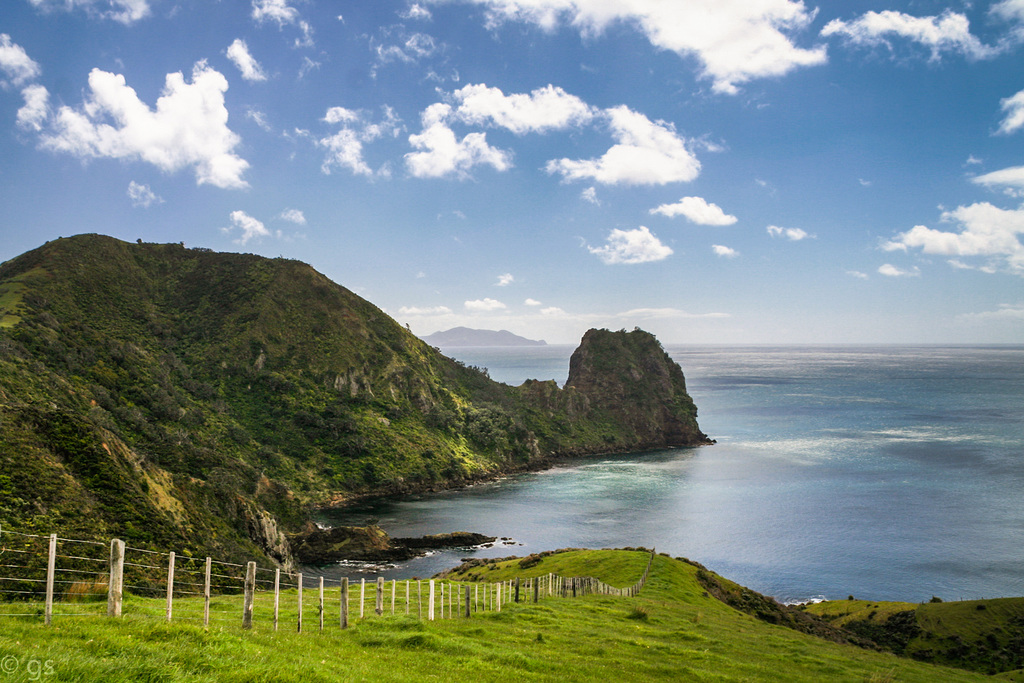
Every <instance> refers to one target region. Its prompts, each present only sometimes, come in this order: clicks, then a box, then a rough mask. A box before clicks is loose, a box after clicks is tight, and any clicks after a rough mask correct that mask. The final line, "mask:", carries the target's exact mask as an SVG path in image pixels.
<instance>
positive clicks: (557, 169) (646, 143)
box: [546, 105, 700, 185]
mask: <svg viewBox="0 0 1024 683" xmlns="http://www.w3.org/2000/svg"><path fill="white" fill-rule="evenodd" d="M603 116H605V117H606V118H607V120H608V124H609V126H610V127H611V130H612V136H613V137H614V138H615V140H616V142H617V143H618V144H616V145H614V146H613V147H612V148H611V149H609V150H608V151H607V152H605V154H604V156H602V157H601V158H599V159H583V160H572V159H558V160H552V161H549V162H548V163H547V167H546V168H547V171H548V173H552V174H554V173H558V174H561V175H562V177H563V178H564V179H565V180H566V181H573V180H584V179H593V180H595V181H597V182H599V183H603V184H607V185H616V184H623V185H664V184H666V183H674V182H686V181H690V180H693V179H694V178H696V177H697V175H698V173H699V172H700V162H699V161H698V160H697V158H696V157H695V156H694V155H693V154H692V153H691V152H690V150H689V149H687V147H686V141H685V140H683V139H682V138H681V137H679V135H678V134H677V133H676V130H675V126H673V125H672V124H671V123H666V122H665V121H657V122H652V121H651V120H650V119H648V118H647V117H646V116H644V115H643V114H640V113H637V112H635V111H632V110H631V109H629V108H628V107H626V106H624V105H622V106H618V107H614V108H612V109H608V110H605V112H603Z"/></svg>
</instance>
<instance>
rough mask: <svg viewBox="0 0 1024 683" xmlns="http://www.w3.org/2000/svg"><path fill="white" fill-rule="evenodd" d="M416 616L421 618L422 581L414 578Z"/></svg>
mask: <svg viewBox="0 0 1024 683" xmlns="http://www.w3.org/2000/svg"><path fill="white" fill-rule="evenodd" d="M416 618H417V619H423V583H422V582H421V581H420V580H419V579H416Z"/></svg>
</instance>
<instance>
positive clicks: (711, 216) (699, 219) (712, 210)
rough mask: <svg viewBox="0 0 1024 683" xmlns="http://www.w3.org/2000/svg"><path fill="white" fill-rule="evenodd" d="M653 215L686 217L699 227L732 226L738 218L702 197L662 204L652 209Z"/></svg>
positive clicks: (686, 198) (684, 198) (685, 198)
mask: <svg viewBox="0 0 1024 683" xmlns="http://www.w3.org/2000/svg"><path fill="white" fill-rule="evenodd" d="M651 213H652V214H656V213H658V214H661V215H662V216H668V217H669V218H671V217H673V216H685V217H686V218H687V219H689V220H690V221H691V222H693V223H697V224H698V225H732V224H733V223H735V222H736V221H737V218H736V216H730V215H729V214H727V213H726V212H725V211H723V210H722V208H721V207H720V206H718V205H717V204H711V203H708V202H707V201H705V200H704V199H702V198H701V197H683V198H682V199H680V200H679V201H678V202H676V203H675V204H662V205H661V206H659V207H657V208H655V209H651Z"/></svg>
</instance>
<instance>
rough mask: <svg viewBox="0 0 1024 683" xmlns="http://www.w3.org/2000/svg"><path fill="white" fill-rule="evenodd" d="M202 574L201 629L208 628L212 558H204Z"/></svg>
mask: <svg viewBox="0 0 1024 683" xmlns="http://www.w3.org/2000/svg"><path fill="white" fill-rule="evenodd" d="M204 569H205V571H204V572H203V628H209V627H210V574H211V570H212V569H213V558H210V557H207V558H206V567H205V568H204Z"/></svg>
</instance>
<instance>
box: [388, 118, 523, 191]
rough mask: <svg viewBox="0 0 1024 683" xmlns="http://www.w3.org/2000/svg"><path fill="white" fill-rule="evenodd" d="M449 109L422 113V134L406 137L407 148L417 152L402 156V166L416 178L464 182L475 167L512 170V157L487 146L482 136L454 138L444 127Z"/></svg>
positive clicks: (447, 126)
mask: <svg viewBox="0 0 1024 683" xmlns="http://www.w3.org/2000/svg"><path fill="white" fill-rule="evenodd" d="M451 114H452V107H451V105H449V104H445V103H436V104H432V105H430V106H429V107H427V109H426V110H425V111H424V112H423V114H422V115H421V119H422V122H423V131H422V132H420V133H417V134H414V135H410V136H409V144H411V145H412V146H413V148H414V149H417V150H420V151H417V152H410V153H408V154H406V155H405V165H406V168H407V169H408V170H409V173H410V174H412V175H413V176H414V177H416V178H441V177H444V176H450V175H454V176H456V177H459V178H468V177H469V171H470V169H472V168H473V167H475V166H481V165H483V166H490V167H492V168H494V169H495V170H497V171H506V170H508V169H509V168H511V167H512V155H511V154H510V153H508V152H506V151H504V150H500V149H497V148H495V147H491V146H490V145H489V144H487V136H486V134H484V133H469V134H468V135H466V136H465V137H463V138H461V139H460V138H458V136H456V135H455V131H453V130H452V129H451V128H450V127H449V124H448V121H449V118H450V117H451Z"/></svg>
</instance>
